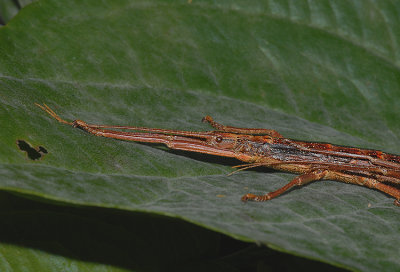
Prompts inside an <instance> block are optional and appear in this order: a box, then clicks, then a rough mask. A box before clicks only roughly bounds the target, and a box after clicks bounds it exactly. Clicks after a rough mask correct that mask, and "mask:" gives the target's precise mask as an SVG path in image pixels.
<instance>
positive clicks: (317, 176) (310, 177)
mask: <svg viewBox="0 0 400 272" xmlns="http://www.w3.org/2000/svg"><path fill="white" fill-rule="evenodd" d="M328 172H329V171H328V170H326V169H324V170H322V169H317V170H314V171H312V172H309V173H306V174H302V175H300V176H297V177H295V178H294V179H293V180H292V181H291V182H289V183H288V184H286V185H285V186H283V187H282V188H279V189H278V190H276V191H274V192H270V193H268V194H265V195H254V194H246V195H244V196H243V197H242V201H247V200H254V201H267V200H270V199H272V198H275V197H277V196H279V195H281V194H283V193H284V192H286V191H287V190H289V189H291V188H292V187H294V186H302V185H305V184H307V183H310V182H312V181H316V180H321V179H323V178H324V177H325V175H326V174H327V173H328Z"/></svg>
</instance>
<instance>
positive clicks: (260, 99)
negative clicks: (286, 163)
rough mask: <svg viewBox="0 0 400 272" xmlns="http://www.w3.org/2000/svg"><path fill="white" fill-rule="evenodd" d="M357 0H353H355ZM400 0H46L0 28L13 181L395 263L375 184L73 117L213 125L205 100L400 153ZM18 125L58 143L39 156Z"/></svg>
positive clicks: (227, 117) (299, 132)
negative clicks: (248, 161)
mask: <svg viewBox="0 0 400 272" xmlns="http://www.w3.org/2000/svg"><path fill="white" fill-rule="evenodd" d="M349 3H350V4H349ZM399 9H400V7H399V5H398V4H397V3H396V2H389V1H385V2H383V1H382V2H378V3H371V2H365V1H351V2H348V1H346V2H345V1H315V2H312V1H311V2H309V1H308V2H306V1H304V2H303V1H296V2H294V1H287V2H285V1H267V2H265V3H264V4H261V3H259V2H256V1H235V2H231V1H218V2H217V3H215V2H213V1H193V2H191V1H188V2H187V1H171V2H164V1H135V2H131V1H122V0H120V1H102V2H101V3H99V2H98V1H94V0H92V1H90V0H87V1H68V2H67V3H65V2H63V3H60V2H59V1H50V0H44V1H38V2H35V3H33V4H31V5H29V6H28V7H26V8H24V9H22V10H21V12H20V14H19V16H17V18H15V19H14V20H12V21H10V22H9V23H8V24H7V25H6V26H4V27H2V28H1V29H0V59H1V60H2V61H1V62H0V100H1V105H0V125H1V128H2V129H1V131H2V132H1V134H0V173H1V176H2V180H1V181H0V188H1V189H3V190H7V191H12V192H17V193H23V194H25V195H28V196H31V197H40V198H42V199H47V200H52V201H57V202H62V203H66V204H75V205H84V206H97V207H108V208H109V207H112V208H117V209H123V210H127V211H141V212H149V213H156V214H162V215H167V216H171V217H177V218H182V219H184V220H186V221H189V222H193V223H195V224H197V225H200V226H204V227H206V228H208V229H212V230H215V231H218V232H221V233H225V234H228V235H230V236H232V237H235V238H237V239H241V240H244V241H252V242H258V243H262V244H266V245H268V246H270V247H272V248H275V249H278V250H281V251H285V252H290V253H293V254H296V255H301V256H306V257H309V258H312V259H316V260H321V261H324V262H327V263H331V264H335V265H339V266H344V267H349V268H352V269H359V270H363V271H368V270H370V271H374V270H396V269H399V267H400V261H399V259H398V253H399V252H398V244H399V242H400V238H399V235H398V233H399V230H400V223H399V220H398V218H399V216H400V210H399V208H398V207H395V206H393V205H392V202H393V199H391V198H390V197H388V196H386V195H384V194H382V193H379V192H377V191H373V190H369V189H367V188H363V187H358V186H355V185H348V184H343V183H339V182H333V181H322V182H315V183H313V184H310V185H309V186H306V187H304V188H301V189H298V190H293V191H291V192H290V193H288V194H285V195H283V196H281V197H279V198H277V199H274V200H273V201H270V202H266V203H246V204H244V203H242V202H241V201H240V197H241V196H242V195H243V194H245V193H248V192H252V193H265V192H269V191H272V190H276V189H277V188H280V187H281V186H283V185H284V184H286V183H287V182H289V181H290V180H291V179H292V178H294V177H295V176H294V175H292V174H287V173H277V172H271V171H269V170H262V169H261V170H253V171H243V172H240V173H238V174H235V175H232V176H227V175H226V174H228V173H229V172H230V171H232V170H231V169H230V166H232V165H236V164H240V162H236V161H234V160H230V159H224V158H217V157H213V156H207V155H201V154H191V153H188V152H178V151H173V150H172V151H171V150H168V149H167V148H165V147H163V146H159V145H149V144H137V143H131V142H123V141H117V140H111V139H105V138H99V137H95V136H92V135H89V134H87V133H84V132H83V131H80V130H76V129H73V128H72V127H69V126H66V125H63V124H59V123H57V122H56V121H55V120H54V119H51V118H50V117H49V116H48V115H46V114H45V113H44V112H43V111H41V110H40V109H39V108H38V107H36V106H35V105H34V102H38V103H43V102H44V103H46V104H48V105H49V106H51V107H52V108H53V110H55V111H56V112H57V113H59V114H60V115H61V116H62V117H63V118H65V119H68V120H73V119H81V120H85V121H87V122H88V123H96V124H115V125H135V126H147V127H160V128H171V129H184V130H207V129H209V128H208V127H207V126H206V125H205V124H202V123H201V122H200V120H201V118H202V117H203V116H204V115H207V114H208V115H211V116H213V117H214V118H215V119H216V120H217V121H219V122H221V123H223V124H226V125H231V126H238V127H262V128H272V129H275V130H277V131H279V132H280V133H281V134H283V135H284V136H286V137H289V138H295V139H302V140H309V141H323V142H332V143H335V144H342V145H351V146H357V147H364V148H377V149H381V150H383V151H386V152H390V153H400V146H399V144H398V142H399V139H398V135H399V134H400V122H399V117H398V116H400V108H399V107H398V106H397V101H399V99H400V93H399V91H398V90H399V87H400V86H399V83H400V82H399V78H400V77H399V63H400V61H399V56H400V54H399V49H398V44H399V43H400V40H399V39H400V38H399V37H400V35H396V33H400V29H399V27H400V24H399V22H398V20H399V19H398V16H397V15H396V14H398V12H396V11H398V10H399ZM18 140H20V141H23V142H26V143H27V144H28V145H30V146H31V148H34V149H35V148H36V149H38V148H39V147H42V148H44V149H45V150H46V151H47V152H48V153H46V154H44V156H43V157H42V158H40V159H38V160H31V159H29V158H28V157H27V152H25V151H21V150H20V148H19V147H18V145H17V142H18Z"/></svg>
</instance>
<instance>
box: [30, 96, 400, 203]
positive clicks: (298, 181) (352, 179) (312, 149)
mask: <svg viewBox="0 0 400 272" xmlns="http://www.w3.org/2000/svg"><path fill="white" fill-rule="evenodd" d="M36 105H37V106H38V107H40V108H41V109H42V110H44V111H45V112H47V113H48V114H49V115H50V116H52V117H53V118H54V119H56V120H57V121H58V122H60V123H64V124H67V125H71V126H73V127H76V128H80V129H82V130H84V131H86V132H89V133H91V134H94V135H96V136H103V137H107V138H114V139H120V140H127V141H135V142H146V143H160V144H165V145H167V146H168V147H169V148H171V149H178V150H185V151H192V152H199V153H206V154H211V155H216V156H223V157H231V158H236V159H238V160H240V161H243V162H245V163H246V164H242V165H238V166H235V167H236V168H237V169H238V170H237V171H240V170H244V169H249V168H253V167H259V166H265V167H270V168H272V169H275V170H279V171H285V172H291V173H296V174H299V175H298V176H297V177H295V178H294V179H293V180H292V181H290V182H289V183H288V184H286V185H285V186H283V187H282V188H280V189H278V190H276V191H274V192H270V193H267V194H265V195H254V194H250V193H249V194H246V195H244V196H243V197H242V200H243V201H247V200H254V201H266V200H270V199H272V198H275V197H277V196H279V195H281V194H282V193H284V192H286V191H288V190H289V189H291V188H293V187H295V186H302V185H305V184H307V183H310V182H312V181H317V180H335V181H341V182H346V183H352V184H357V185H361V186H365V187H368V188H373V189H376V190H379V191H381V192H384V193H386V194H388V195H390V196H392V197H394V198H395V201H394V204H395V205H397V206H400V189H398V188H396V185H399V184H400V156H397V155H392V154H388V153H384V152H382V151H378V150H372V149H361V148H355V147H345V146H339V145H333V144H329V143H315V142H303V141H298V140H292V139H288V138H284V137H283V136H282V135H281V134H280V133H279V132H277V131H275V130H272V129H262V128H261V129H254V128H237V127H231V126H224V125H221V124H219V123H217V122H215V121H214V120H213V119H212V118H211V117H210V116H206V117H204V118H203V122H207V123H209V124H210V125H211V126H212V127H213V128H214V129H215V130H213V131H203V132H195V131H182V130H170V129H159V128H146V127H132V126H107V125H94V124H87V123H86V122H84V121H81V120H74V121H73V122H68V121H65V120H63V119H62V118H61V117H59V116H58V115H57V114H56V113H55V112H54V111H53V110H52V109H50V108H49V107H48V106H47V105H46V104H43V105H39V104H36ZM113 129H117V130H113ZM119 129H122V130H132V131H131V132H127V131H119Z"/></svg>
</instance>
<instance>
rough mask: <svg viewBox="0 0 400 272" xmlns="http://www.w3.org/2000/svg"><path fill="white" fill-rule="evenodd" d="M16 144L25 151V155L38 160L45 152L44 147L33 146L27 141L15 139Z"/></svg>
mask: <svg viewBox="0 0 400 272" xmlns="http://www.w3.org/2000/svg"><path fill="white" fill-rule="evenodd" d="M17 146H18V148H19V149H20V150H21V151H25V152H26V155H27V156H28V158H29V159H31V160H38V159H40V158H41V157H43V156H44V155H45V154H47V153H48V152H47V150H46V148H44V147H43V146H39V147H37V148H33V147H32V146H31V145H30V144H29V143H27V142H25V141H24V140H17Z"/></svg>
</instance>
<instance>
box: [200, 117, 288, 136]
mask: <svg viewBox="0 0 400 272" xmlns="http://www.w3.org/2000/svg"><path fill="white" fill-rule="evenodd" d="M202 121H203V122H206V123H209V124H210V125H211V126H212V127H213V128H215V129H216V130H218V131H222V132H231V133H240V134H262V135H269V136H272V137H275V138H283V136H282V135H281V134H280V133H279V132H277V131H276V130H273V129H265V128H237V127H230V126H224V125H222V124H220V123H217V122H215V121H214V120H213V118H212V117H211V116H208V115H207V116H205V117H204V118H203V119H202Z"/></svg>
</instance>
